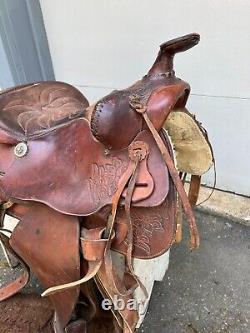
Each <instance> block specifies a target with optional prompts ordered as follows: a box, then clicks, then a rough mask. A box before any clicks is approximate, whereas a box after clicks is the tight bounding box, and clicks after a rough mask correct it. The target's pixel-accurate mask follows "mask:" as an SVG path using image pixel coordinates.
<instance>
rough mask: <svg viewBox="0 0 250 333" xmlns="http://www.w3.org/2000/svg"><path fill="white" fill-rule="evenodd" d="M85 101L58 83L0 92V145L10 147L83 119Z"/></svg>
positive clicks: (75, 91) (32, 85) (38, 84)
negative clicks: (78, 118) (6, 144)
mask: <svg viewBox="0 0 250 333" xmlns="http://www.w3.org/2000/svg"><path fill="white" fill-rule="evenodd" d="M88 105H89V103H88V101H87V99H86V98H85V97H84V96H83V95H82V94H81V93H80V91H78V90H77V89H76V88H74V87H73V86H71V85H69V84H66V83H62V82H38V83H32V84H27V85H23V86H19V87H16V88H11V89H7V90H4V91H2V92H0V113H1V117H0V143H10V144H14V143H16V142H18V141H26V140H27V139H28V138H31V137H34V136H37V135H43V134H45V133H47V132H49V131H51V130H53V129H55V128H58V127H60V126H63V125H65V124H67V123H68V122H70V121H72V120H73V119H75V118H77V117H85V109H86V108H87V107H88Z"/></svg>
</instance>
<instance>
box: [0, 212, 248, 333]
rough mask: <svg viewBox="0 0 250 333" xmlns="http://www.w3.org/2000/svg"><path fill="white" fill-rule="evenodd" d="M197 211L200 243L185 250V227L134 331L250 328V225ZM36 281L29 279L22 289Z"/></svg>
mask: <svg viewBox="0 0 250 333" xmlns="http://www.w3.org/2000/svg"><path fill="white" fill-rule="evenodd" d="M196 215H197V221H198V225H199V229H200V234H201V247H200V249H199V250H197V251H195V252H193V253H190V251H189V250H188V247H187V240H188V233H187V230H186V232H185V240H184V241H183V242H182V243H181V244H180V245H175V246H174V247H173V249H172V250H171V257H170V268H169V270H168V272H167V274H166V276H165V279H164V281H163V282H157V283H156V285H155V289H154V292H153V297H152V300H151V303H150V308H149V312H148V315H147V317H146V320H145V322H144V324H143V327H142V328H141V329H140V331H139V333H152V332H157V333H250V255H249V254H250V253H249V252H250V241H249V240H250V228H249V227H246V226H244V225H241V224H238V223H233V222H231V221H230V220H229V219H225V218H222V217H214V216H212V215H207V214H204V213H201V212H197V213H196ZM0 259H1V258H0ZM0 264H1V260H0ZM0 267H1V265H0ZM8 278H9V277H8V270H5V269H4V268H3V267H2V268H0V285H1V283H3V282H4V280H7V279H8ZM37 287H38V285H37V281H36V280H32V282H31V285H29V287H28V290H27V289H26V291H28V292H31V291H34V290H37ZM13 332H15V331H13Z"/></svg>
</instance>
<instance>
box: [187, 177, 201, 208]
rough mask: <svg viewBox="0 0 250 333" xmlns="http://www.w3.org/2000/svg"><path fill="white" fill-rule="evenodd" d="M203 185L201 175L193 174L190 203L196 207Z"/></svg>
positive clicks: (189, 193)
mask: <svg viewBox="0 0 250 333" xmlns="http://www.w3.org/2000/svg"><path fill="white" fill-rule="evenodd" d="M200 187H201V176H199V175H192V176H191V180H190V185H189V192H188V199H189V202H190V205H191V206H192V207H194V206H195V205H196V203H197V200H198V197H199V193H200Z"/></svg>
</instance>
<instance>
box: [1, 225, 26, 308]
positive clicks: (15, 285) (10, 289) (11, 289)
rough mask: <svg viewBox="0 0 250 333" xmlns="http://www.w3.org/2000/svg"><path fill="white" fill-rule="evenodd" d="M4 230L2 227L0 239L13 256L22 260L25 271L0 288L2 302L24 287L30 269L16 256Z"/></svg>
mask: <svg viewBox="0 0 250 333" xmlns="http://www.w3.org/2000/svg"><path fill="white" fill-rule="evenodd" d="M3 230H4V229H0V239H1V242H2V243H3V244H4V247H5V248H6V250H7V251H8V252H9V253H11V254H12V255H13V257H14V258H15V259H16V260H17V261H18V262H20V264H21V265H22V268H23V273H22V274H21V275H20V276H19V277H18V278H17V279H16V280H14V281H12V282H10V283H9V284H8V285H6V286H5V287H2V288H0V302H2V301H4V300H6V299H8V298H9V297H11V296H13V295H15V294H16V293H18V292H19V291H20V290H21V289H22V288H24V287H25V286H26V284H27V283H28V281H29V277H30V274H29V269H28V267H27V266H26V264H25V263H24V262H23V261H22V260H21V259H20V258H18V257H17V256H16V254H15V253H14V251H13V250H12V248H11V247H10V244H9V238H8V237H7V236H6V235H5V234H3Z"/></svg>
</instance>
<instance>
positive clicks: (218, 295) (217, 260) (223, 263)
mask: <svg viewBox="0 0 250 333" xmlns="http://www.w3.org/2000/svg"><path fill="white" fill-rule="evenodd" d="M196 215H197V220H198V225H199V229H200V234H201V247H200V249H199V250H197V251H195V252H193V253H190V252H189V251H188V249H187V246H186V245H187V241H184V242H182V243H181V244H180V245H178V246H177V245H175V246H174V247H173V249H172V251H171V255H170V267H169V270H168V272H167V274H166V276H165V279H164V281H163V282H158V283H156V285H155V289H154V293H153V297H152V300H151V303H150V307H149V311H148V314H147V317H146V319H145V322H144V324H143V327H142V328H141V330H140V333H151V332H157V333H249V332H250V228H249V227H246V226H243V225H240V224H238V223H236V224H235V223H232V222H230V220H226V219H224V218H221V217H214V216H211V215H210V216H208V215H206V214H202V213H200V212H197V213H196ZM187 236H188V235H187V232H186V233H185V239H186V240H187V239H188V238H187Z"/></svg>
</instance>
